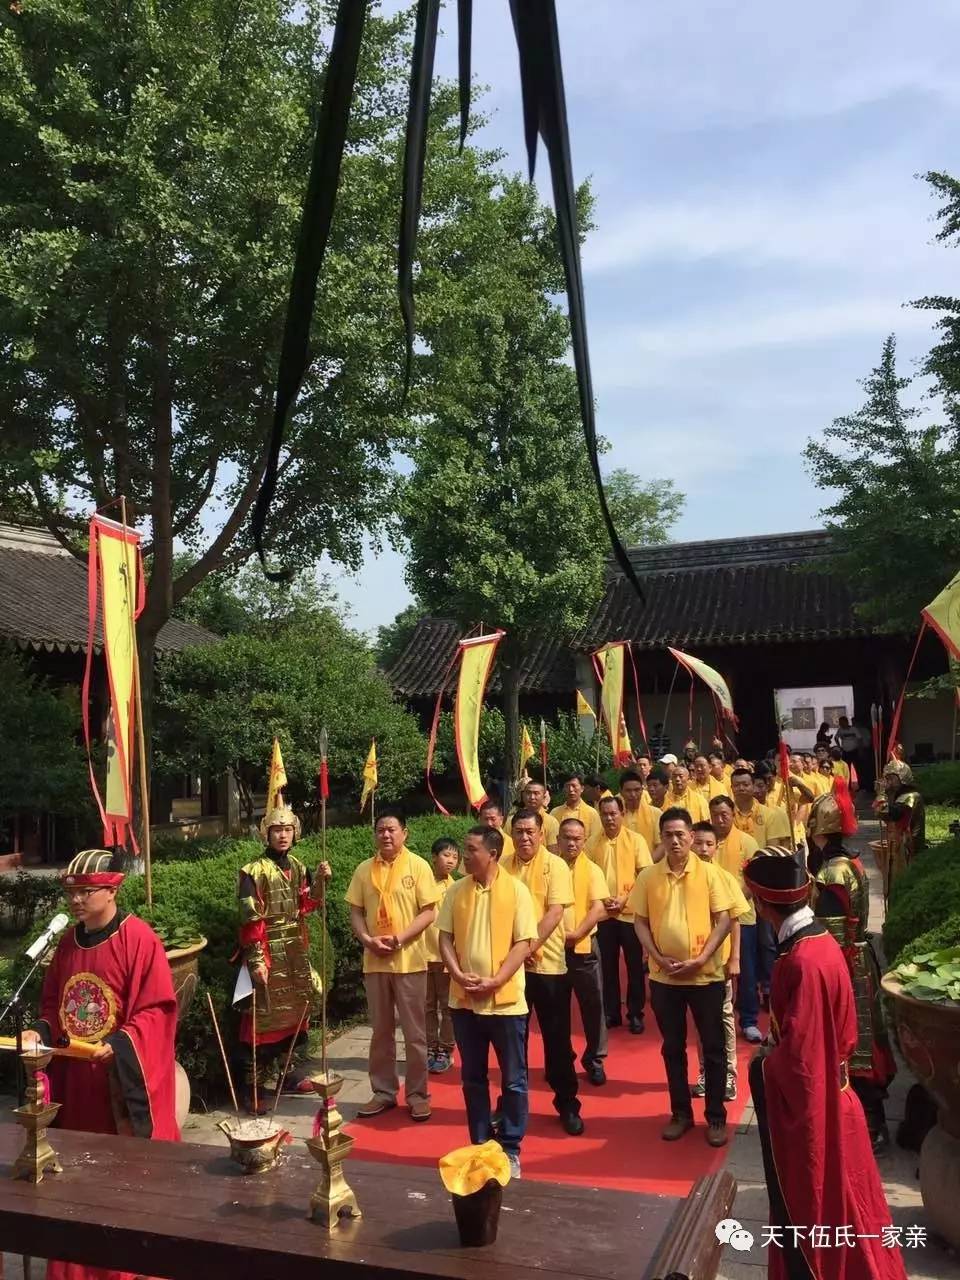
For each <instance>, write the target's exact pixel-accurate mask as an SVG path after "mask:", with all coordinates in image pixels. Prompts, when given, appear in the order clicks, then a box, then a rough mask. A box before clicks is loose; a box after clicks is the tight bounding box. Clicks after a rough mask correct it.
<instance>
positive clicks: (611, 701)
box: [593, 640, 626, 763]
mask: <svg viewBox="0 0 960 1280" xmlns="http://www.w3.org/2000/svg"><path fill="white" fill-rule="evenodd" d="M593 658H594V662H595V663H596V664H597V671H598V674H599V675H600V679H601V685H600V710H601V712H602V714H603V722H604V724H605V725H606V726H607V733H608V734H609V735H610V750H611V751H612V752H613V758H614V762H615V763H619V760H620V756H621V754H622V749H621V737H620V733H621V724H622V722H623V681H624V642H623V641H622V640H620V641H618V642H617V643H616V644H608V645H605V646H604V647H603V648H602V649H598V650H597V651H596V653H595V654H594V655H593ZM623 731H624V732H626V727H625V726H624V730H623Z"/></svg>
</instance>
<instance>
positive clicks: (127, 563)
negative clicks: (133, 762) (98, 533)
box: [120, 496, 153, 907]
mask: <svg viewBox="0 0 960 1280" xmlns="http://www.w3.org/2000/svg"><path fill="white" fill-rule="evenodd" d="M120 523H121V525H122V526H123V563H124V568H125V569H126V570H127V575H126V577H127V595H128V600H129V605H130V640H131V643H132V646H133V651H132V654H131V657H132V659H133V697H134V706H135V707H136V721H137V751H138V754H139V756H140V816H141V819H142V822H143V834H142V839H143V870H144V888H145V891H146V899H147V906H148V907H152V906H153V865H152V861H151V857H150V789H149V786H148V783H147V748H146V740H145V737H144V732H143V695H142V694H141V692H140V651H139V649H138V648H137V624H136V622H135V620H134V616H133V615H134V612H135V610H136V603H135V602H136V591H135V589H134V588H135V579H136V574H137V562H136V559H133V560H132V568H133V572H132V573H131V571H130V570H131V558H130V550H131V548H130V544H129V543H128V542H127V500H126V498H125V497H123V496H121V498H120Z"/></svg>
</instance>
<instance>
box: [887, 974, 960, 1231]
mask: <svg viewBox="0 0 960 1280" xmlns="http://www.w3.org/2000/svg"><path fill="white" fill-rule="evenodd" d="M882 985H883V989H884V991H885V993H886V994H887V996H888V997H889V1000H890V1005H891V1007H892V1009H893V1015H894V1019H895V1021H896V1030H897V1040H898V1042H899V1044H900V1052H901V1053H902V1054H903V1056H904V1058H905V1059H906V1063H907V1066H908V1067H909V1068H910V1070H911V1071H912V1072H913V1074H914V1075H915V1076H916V1077H917V1079H918V1080H919V1081H920V1083H921V1084H922V1085H923V1087H924V1088H925V1089H926V1090H927V1092H928V1093H929V1094H930V1096H931V1097H932V1098H933V1100H934V1101H935V1102H936V1104H937V1123H936V1124H935V1125H934V1127H933V1128H932V1129H931V1130H930V1132H929V1133H928V1134H927V1136H926V1138H925V1139H924V1142H923V1146H922V1147H921V1148H920V1195H921V1197H922V1199H923V1207H924V1208H925V1209H926V1211H927V1215H928V1217H929V1219H930V1225H931V1226H932V1227H933V1229H934V1230H935V1231H936V1232H938V1234H939V1235H941V1236H943V1238H944V1239H945V1240H946V1241H947V1242H948V1243H949V1244H950V1245H952V1246H953V1247H954V1248H955V1249H960V1215H958V1213H957V1206H958V1205H960V1005H957V1004H933V1003H932V1002H931V1001H929V1000H917V999H915V998H914V997H913V996H908V995H907V994H906V993H905V992H904V990H903V984H902V983H901V982H900V981H899V979H897V978H895V977H894V976H893V975H892V974H887V975H886V977H884V978H883V983H882Z"/></svg>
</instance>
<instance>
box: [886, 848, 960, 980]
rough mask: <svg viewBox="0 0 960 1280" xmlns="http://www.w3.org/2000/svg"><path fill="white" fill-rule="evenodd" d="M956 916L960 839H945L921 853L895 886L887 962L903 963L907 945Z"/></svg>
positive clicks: (959, 897)
mask: <svg viewBox="0 0 960 1280" xmlns="http://www.w3.org/2000/svg"><path fill="white" fill-rule="evenodd" d="M955 915H960V840H945V841H944V842H943V843H942V844H938V845H933V846H932V847H931V848H929V849H926V850H924V852H923V853H921V854H919V855H918V856H917V857H916V858H915V859H914V861H913V862H912V863H911V865H910V866H909V867H908V868H907V870H906V871H905V872H904V873H903V874H902V875H901V876H900V877H899V879H898V880H897V881H896V883H895V884H894V886H893V892H892V894H891V897H890V905H889V907H888V908H887V918H886V921H885V923H884V926H883V947H884V953H885V954H886V956H887V959H888V962H889V963H890V964H891V965H895V964H901V963H902V962H903V960H904V957H905V954H906V948H907V947H908V946H911V947H912V944H913V943H914V941H915V940H916V939H919V938H920V937H921V936H922V935H926V934H928V933H930V932H931V931H932V930H937V929H940V928H941V927H942V926H944V925H946V923H947V921H948V920H949V919H950V918H951V917H952V916H955ZM901 953H904V954H901ZM917 954H923V951H922V950H921V951H920V952H918V953H917Z"/></svg>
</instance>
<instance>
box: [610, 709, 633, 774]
mask: <svg viewBox="0 0 960 1280" xmlns="http://www.w3.org/2000/svg"><path fill="white" fill-rule="evenodd" d="M613 758H614V761H615V763H617V764H625V763H626V761H627V760H632V759H633V747H632V746H631V744H630V734H629V733H628V732H627V722H626V720H625V719H624V717H623V715H622V714H621V716H620V736H619V738H618V740H617V749H616V751H615V752H614V753H613Z"/></svg>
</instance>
